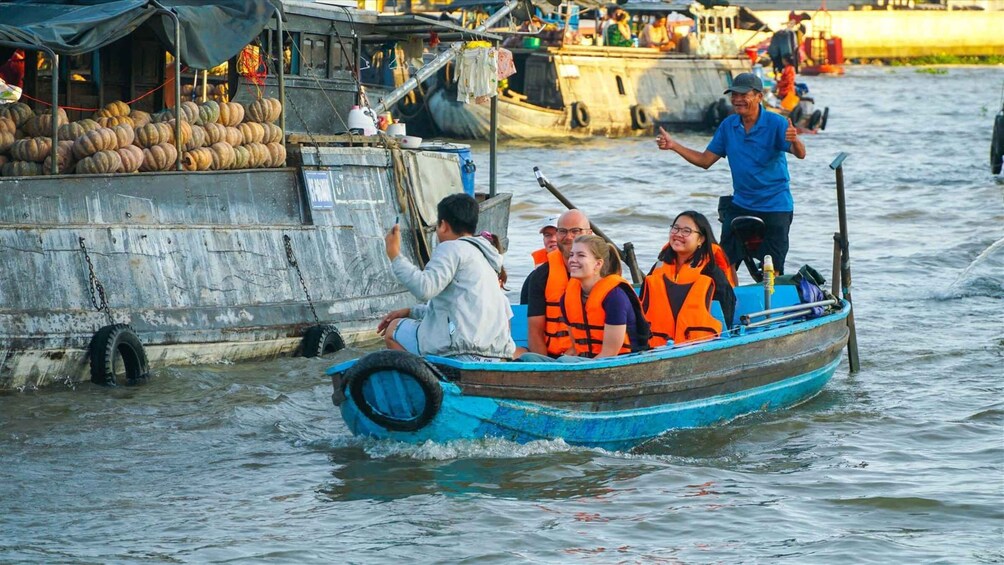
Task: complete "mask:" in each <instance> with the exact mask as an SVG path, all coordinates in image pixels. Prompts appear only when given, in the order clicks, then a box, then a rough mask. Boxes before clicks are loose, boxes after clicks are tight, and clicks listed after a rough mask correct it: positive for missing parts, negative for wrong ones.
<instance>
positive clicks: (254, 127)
mask: <svg viewBox="0 0 1004 565" xmlns="http://www.w3.org/2000/svg"><path fill="white" fill-rule="evenodd" d="M237 129H239V130H240V131H241V137H242V138H243V139H244V143H243V144H242V145H247V144H249V143H261V142H262V140H263V139H264V138H265V128H263V127H261V124H259V123H256V122H244V123H243V124H241V125H239V126H237Z"/></svg>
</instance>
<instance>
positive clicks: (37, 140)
mask: <svg viewBox="0 0 1004 565" xmlns="http://www.w3.org/2000/svg"><path fill="white" fill-rule="evenodd" d="M51 152H52V138H49V137H28V138H25V139H19V140H17V141H15V142H14V145H12V146H11V148H10V156H11V159H13V160H15V161H31V162H32V163H41V162H42V161H45V158H46V157H48V156H49V154H50V153H51Z"/></svg>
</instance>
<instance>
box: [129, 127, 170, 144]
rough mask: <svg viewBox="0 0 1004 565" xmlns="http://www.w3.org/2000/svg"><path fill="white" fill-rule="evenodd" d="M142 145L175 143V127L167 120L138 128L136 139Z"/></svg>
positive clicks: (135, 141) (136, 142)
mask: <svg viewBox="0 0 1004 565" xmlns="http://www.w3.org/2000/svg"><path fill="white" fill-rule="evenodd" d="M133 143H135V144H136V145H139V146H140V147H153V146H154V145H158V144H160V143H174V128H172V127H171V125H170V124H168V123H166V122H159V123H154V124H146V125H145V126H140V127H138V128H136V139H135V140H134V141H133Z"/></svg>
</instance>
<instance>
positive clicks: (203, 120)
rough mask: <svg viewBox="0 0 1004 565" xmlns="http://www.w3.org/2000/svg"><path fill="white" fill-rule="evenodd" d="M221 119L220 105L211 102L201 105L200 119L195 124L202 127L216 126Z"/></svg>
mask: <svg viewBox="0 0 1004 565" xmlns="http://www.w3.org/2000/svg"><path fill="white" fill-rule="evenodd" d="M219 119H220V105H219V103H218V102H215V101H213V100H210V101H208V102H205V103H203V104H200V105H199V119H198V120H197V121H196V122H195V123H197V124H200V125H205V124H215V123H216V122H217V121H218V120H219Z"/></svg>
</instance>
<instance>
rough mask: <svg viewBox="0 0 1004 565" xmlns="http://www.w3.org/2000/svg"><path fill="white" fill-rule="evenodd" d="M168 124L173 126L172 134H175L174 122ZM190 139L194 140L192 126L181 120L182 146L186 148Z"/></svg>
mask: <svg viewBox="0 0 1004 565" xmlns="http://www.w3.org/2000/svg"><path fill="white" fill-rule="evenodd" d="M167 124H168V125H169V126H171V133H174V120H171V121H169V122H167ZM172 139H173V138H172ZM189 139H192V125H191V124H189V123H188V122H186V121H185V120H181V146H182V147H184V146H185V144H186V143H188V140H189Z"/></svg>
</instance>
